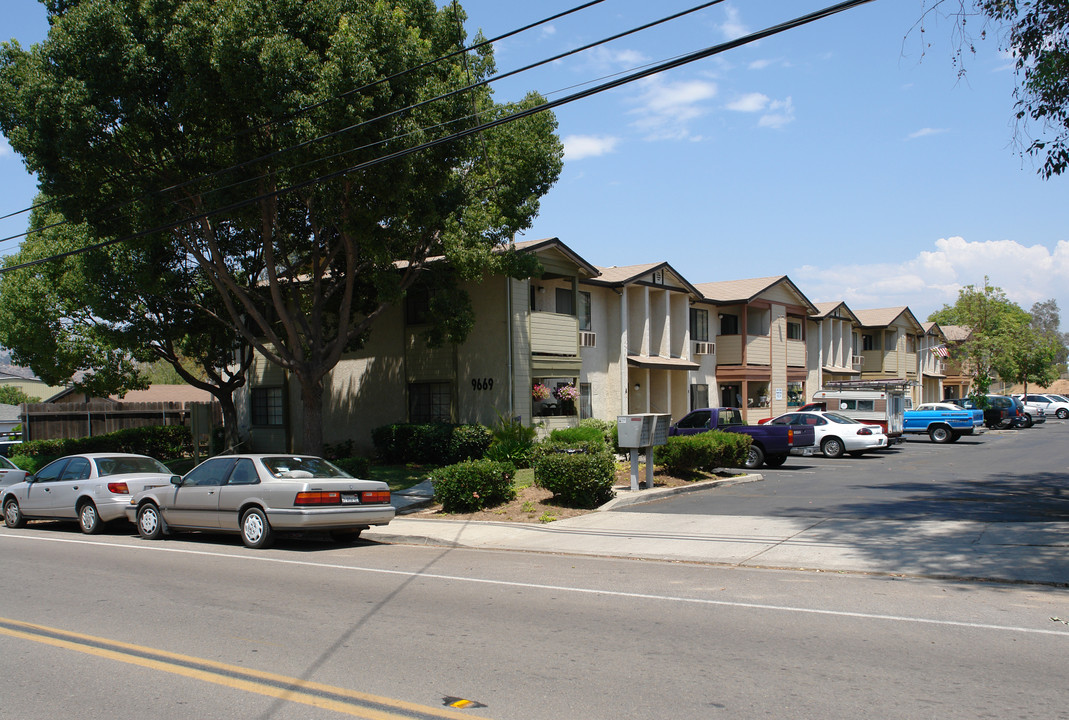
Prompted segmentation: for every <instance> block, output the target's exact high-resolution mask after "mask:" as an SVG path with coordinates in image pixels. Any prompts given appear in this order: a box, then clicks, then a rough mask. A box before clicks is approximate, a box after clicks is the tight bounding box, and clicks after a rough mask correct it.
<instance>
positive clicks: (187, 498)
mask: <svg viewBox="0 0 1069 720" xmlns="http://www.w3.org/2000/svg"><path fill="white" fill-rule="evenodd" d="M395 512H396V511H395V510H394V507H393V506H392V505H391V504H390V488H389V486H388V485H387V484H386V483H384V482H377V481H374V480H358V479H357V478H354V477H352V476H351V475H349V474H348V473H347V472H345V471H344V470H341V469H340V468H337V467H335V466H334V465H332V464H330V463H329V462H327V461H326V460H324V459H322V458H318V457H313V456H308V455H224V456H217V457H213V458H209V459H208V460H205V461H204V462H202V463H201V464H200V465H198V466H197V467H195V468H193V469H192V470H190V471H189V473H188V474H187V475H186V476H185V477H181V478H180V477H175V478H173V479H172V480H171V481H170V482H169V483H168V484H167V485H166V486H165V487H154V488H149V489H146V490H145V491H144V492H141V493H139V494H137V495H135V496H134V497H133V499H132V500H131V501H130V502H129V503H128V505H127V508H126V516H127V517H128V518H129V519H130V520H132V521H133V522H134V523H135V524H136V525H137V531H138V532H139V533H140V534H141V537H143V538H145V539H147V540H156V539H159V538H160V537H162V536H163V535H164V534H166V533H169V532H172V531H174V530H207V531H215V532H226V533H238V534H240V535H241V540H242V542H244V543H245V545H246V546H248V547H250V548H264V547H268V546H269V545H270V544H271V543H272V541H273V540H274V536H275V533H276V531H326V532H330V533H331V534H332V535H334V536H335V537H336V538H338V539H343V538H356V537H359V535H360V533H361V532H362V531H363V530H365V529H367V528H368V527H370V526H372V525H386V524H387V523H389V522H390V521H391V520H393V518H394V514H395Z"/></svg>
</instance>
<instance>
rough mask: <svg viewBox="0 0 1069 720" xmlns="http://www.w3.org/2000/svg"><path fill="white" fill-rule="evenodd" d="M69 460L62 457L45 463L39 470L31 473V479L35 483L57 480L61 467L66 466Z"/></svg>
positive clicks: (61, 470)
mask: <svg viewBox="0 0 1069 720" xmlns="http://www.w3.org/2000/svg"><path fill="white" fill-rule="evenodd" d="M69 462H70V460H68V459H67V458H62V459H60V460H56V461H55V462H53V463H49V464H48V465H45V466H44V468H42V469H41V472H38V473H34V474H33V478H34V480H33V481H34V482H35V483H43V482H54V481H56V480H58V479H59V475H60V473H62V472H63V468H65V467H67V463H69Z"/></svg>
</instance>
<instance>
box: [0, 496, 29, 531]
mask: <svg viewBox="0 0 1069 720" xmlns="http://www.w3.org/2000/svg"><path fill="white" fill-rule="evenodd" d="M4 524H5V525H7V526H8V527H9V528H20V527H22V526H23V525H25V524H26V518H25V517H23V515H22V508H20V507H19V501H18V500H16V499H15V498H9V499H8V501H7V502H6V503H4Z"/></svg>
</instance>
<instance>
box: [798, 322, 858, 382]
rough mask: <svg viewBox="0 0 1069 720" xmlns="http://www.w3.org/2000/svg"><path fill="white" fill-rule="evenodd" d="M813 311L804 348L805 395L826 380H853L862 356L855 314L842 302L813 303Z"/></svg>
mask: <svg viewBox="0 0 1069 720" xmlns="http://www.w3.org/2000/svg"><path fill="white" fill-rule="evenodd" d="M815 307H816V309H817V312H816V313H815V314H813V315H810V316H809V319H808V332H807V337H806V347H807V353H808V358H809V362H808V370H809V374H808V378H809V379H808V382H807V383H806V388H807V389H808V390H809V393H808V395H807V398H811V397H812V396H813V393H814V392H816V391H817V390H820V389H821V388H823V387H824V383H826V382H840V381H844V380H857V379H858V378H859V377H860V376H861V368H862V362H863V361H864V358H863V356H862V355H861V354H860V352H859V349H860V347H861V334H860V332H859V331H858V321H857V316H856V315H854V313H853V311H852V310H851V309H850V308H849V307H847V305H846V303H845V302H828V303H815Z"/></svg>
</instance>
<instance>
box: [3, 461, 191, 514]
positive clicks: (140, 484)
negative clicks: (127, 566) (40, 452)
mask: <svg viewBox="0 0 1069 720" xmlns="http://www.w3.org/2000/svg"><path fill="white" fill-rule="evenodd" d="M172 477H174V473H172V472H171V471H170V470H169V469H167V466H166V465H164V464H163V463H161V462H160V461H159V460H156V459H154V458H150V457H148V456H147V455H132V454H129V453H86V454H85V455H68V456H67V457H63V458H60V459H59V460H55V461H53V462H51V463H49V464H48V465H45V466H44V467H43V468H41V470H40V471H39V472H37V473H35V474H33V475H30V476H28V477H27V478H26V479H25V480H24V481H23V482H19V483H15V484H14V485H11V486H8V487H5V488H2V489H0V490H2V492H3V500H2V501H0V502H2V504H3V508H4V522H5V523H6V524H7V526H8V527H10V528H17V527H21V526H22V525H23V524H24V523H25V522H26V520H27V519H53V520H75V519H77V520H78V525H79V527H81V529H82V532H84V533H88V534H93V533H98V532H100V531H101V530H102V529H103V527H104V523H107V522H110V521H112V520H118V519H119V518H123V517H125V516H126V508H127V506H129V504H130V498H131V496H132V495H133V494H134V493H137V492H140V491H141V490H143V489H145V488H146V487H148V486H150V485H169V484H170V481H171V478H172Z"/></svg>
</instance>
